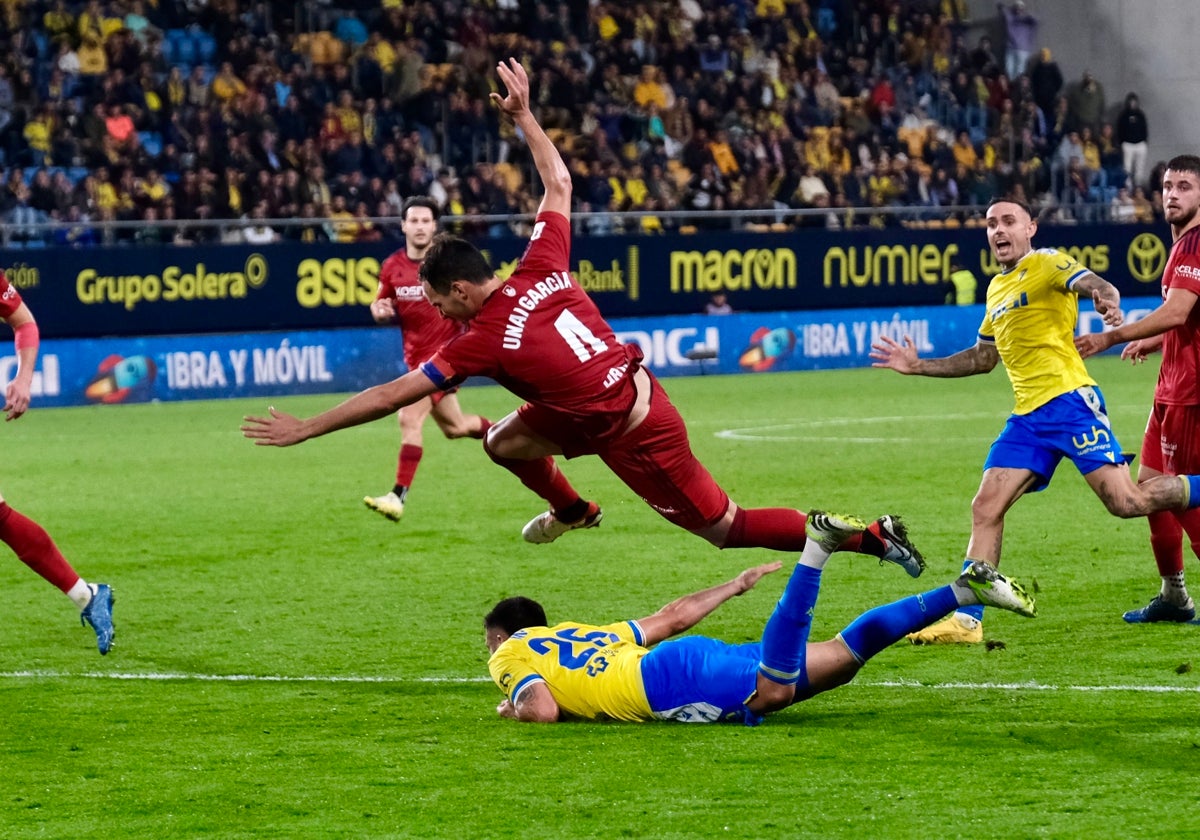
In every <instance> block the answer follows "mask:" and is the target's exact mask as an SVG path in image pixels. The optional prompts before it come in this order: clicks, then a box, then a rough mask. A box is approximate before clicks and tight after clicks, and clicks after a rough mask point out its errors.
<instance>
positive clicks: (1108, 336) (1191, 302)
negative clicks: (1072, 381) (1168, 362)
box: [1075, 289, 1200, 362]
mask: <svg viewBox="0 0 1200 840" xmlns="http://www.w3.org/2000/svg"><path fill="white" fill-rule="evenodd" d="M1198 299H1200V297H1198V296H1197V295H1196V293H1195V292H1189V291H1188V290H1186V289H1168V290H1167V296H1166V298H1165V299H1164V300H1163V303H1162V306H1160V307H1158V309H1155V310H1154V311H1153V312H1151V313H1150V314H1149V315H1147V316H1146V317H1145V318H1142V319H1141V320H1139V321H1133V322H1132V323H1128V324H1123V325H1121V326H1119V327H1117V328H1116V329H1113V330H1109V331H1107V332H1101V333H1090V334H1088V335H1081V336H1079V337H1078V338H1076V339H1075V347H1076V348H1078V350H1079V355H1081V356H1083V358H1085V359H1086V358H1087V357H1088V356H1091V355H1094V354H1096V353H1099V352H1102V351H1104V350H1107V349H1108V348H1109V347H1112V346H1114V345H1116V344H1121V343H1123V342H1126V341H1137V340H1139V339H1152V338H1158V337H1159V336H1161V335H1162V334H1163V333H1165V332H1168V331H1169V330H1172V329H1174V328H1175V327H1177V326H1179V325H1180V324H1182V323H1184V322H1186V321H1187V319H1188V316H1189V315H1190V314H1191V313H1192V309H1193V308H1194V307H1195V306H1196V301H1197V300H1198ZM1096 311H1097V312H1099V311H1100V310H1099V308H1097V310H1096ZM1161 347H1162V339H1161V338H1158V341H1157V342H1153V343H1145V344H1141V345H1139V346H1138V347H1136V348H1134V350H1133V352H1132V353H1130V354H1129V355H1128V356H1127V355H1126V352H1127V351H1129V348H1126V351H1125V352H1122V353H1121V358H1123V359H1124V358H1132V359H1133V360H1134V362H1138V361H1144V360H1145V358H1146V354H1147V353H1150V352H1153V351H1155V350H1158V349H1160V348H1161Z"/></svg>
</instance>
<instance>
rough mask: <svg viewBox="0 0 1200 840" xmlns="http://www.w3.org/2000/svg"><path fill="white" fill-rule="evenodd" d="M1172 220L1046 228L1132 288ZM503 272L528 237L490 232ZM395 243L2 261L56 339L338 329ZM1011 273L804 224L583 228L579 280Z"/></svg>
mask: <svg viewBox="0 0 1200 840" xmlns="http://www.w3.org/2000/svg"><path fill="white" fill-rule="evenodd" d="M1165 233H1166V232H1165V231H1158V230H1153V231H1152V230H1151V229H1149V228H1146V227H1143V226H1140V225H1098V226H1080V227H1051V226H1047V227H1045V228H1043V229H1042V231H1041V233H1040V234H1039V235H1038V244H1039V245H1042V246H1051V245H1053V246H1056V247H1059V248H1062V249H1063V250H1065V251H1067V252H1068V253H1070V254H1071V255H1072V256H1074V257H1075V258H1076V259H1078V260H1079V261H1080V262H1082V263H1084V264H1085V265H1087V266H1088V267H1089V268H1092V269H1093V270H1094V271H1096V272H1097V273H1099V274H1101V275H1102V276H1104V277H1105V278H1106V279H1108V280H1111V281H1112V282H1113V283H1115V284H1116V285H1117V287H1118V288H1119V289H1120V290H1121V293H1122V294H1123V295H1126V296H1136V295H1145V294H1155V293H1156V291H1157V289H1156V284H1157V282H1158V280H1159V277H1160V275H1161V273H1162V269H1163V265H1164V264H1165V262H1166V255H1167V245H1166V242H1165V240H1164V239H1163V236H1164V235H1165ZM482 244H483V246H484V248H485V251H486V253H487V255H488V257H489V259H491V260H492V262H493V265H495V266H496V267H497V270H498V271H499V272H500V273H501V274H504V273H506V272H509V271H511V270H512V268H513V266H514V265H515V264H516V261H517V259H518V258H519V257H520V255H521V253H522V252H523V250H524V247H525V244H526V242H525V240H523V239H517V238H503V239H488V240H485V241H484V242H483V243H482ZM392 248H393V246H392V245H388V244H384V243H366V244H361V245H332V244H309V245H302V244H296V243H285V244H278V245H269V246H256V247H250V246H243V245H223V246H195V247H177V246H158V247H145V248H91V249H78V250H76V249H64V248H51V249H38V250H25V251H3V252H0V267H3V268H4V269H5V271H6V272H7V273H8V276H9V278H10V280H11V281H12V282H13V283H14V284H15V285H16V286H17V287H18V288H19V289H20V290H21V293H22V295H24V296H25V298H26V299H27V300H28V301H29V304H30V306H31V307H32V308H33V311H34V312H35V313H36V314H37V315H38V318H39V320H40V323H41V327H42V332H43V334H44V335H46V336H51V337H85V336H94V335H161V334H171V333H177V334H178V333H182V334H190V333H207V332H236V331H256V330H274V329H285V330H286V329H325V328H331V327H339V326H362V325H364V324H369V323H370V316H369V314H368V312H367V307H368V305H369V304H370V302H371V300H372V298H373V297H374V295H375V288H376V284H377V282H378V279H379V266H380V264H381V263H382V262H383V260H384V259H385V258H386V257H387V255H388V254H389V253H390V251H391V250H392ZM956 262H957V263H961V264H962V265H964V266H965V267H967V268H969V269H971V271H973V272H974V273H975V275H976V277H977V278H978V279H979V281H980V284H979V295H980V296H982V294H983V289H984V286H985V281H986V279H987V278H988V277H990V276H991V275H992V274H994V273H995V271H996V266H995V264H994V262H993V260H992V258H991V255H990V253H989V252H988V249H987V243H986V241H985V238H984V235H983V232H982V230H980V229H978V228H972V229H966V230H915V229H901V228H896V229H886V230H872V231H847V232H839V231H826V230H823V229H816V230H801V231H797V232H792V233H757V234H752V233H704V234H699V235H689V236H680V235H673V236H659V237H655V236H637V237H634V236H618V237H606V238H589V237H586V236H577V237H576V238H575V243H574V249H573V254H572V269H573V271H574V273H575V276H576V278H577V279H578V280H579V282H580V283H581V284H582V285H583V287H584V288H585V289H586V290H587V291H588V292H589V293H590V294H591V295H592V296H593V298H594V299H595V300H596V302H597V303H598V304H599V306H600V309H601V311H602V312H603V313H604V314H605V315H606V316H607V317H609V318H613V317H625V316H631V317H632V316H641V315H668V314H685V313H691V312H698V311H700V310H701V309H702V308H703V305H704V303H705V302H706V301H707V300H708V297H709V296H710V295H711V294H712V293H713V292H716V291H723V292H726V293H728V295H729V299H730V301H731V303H732V304H733V306H734V308H735V309H738V310H743V311H756V312H762V311H771V310H780V311H791V310H797V309H838V308H854V307H877V306H922V305H932V304H939V303H941V302H942V301H943V300H944V298H945V295H946V287H945V285H944V281H945V278H946V277H948V276H949V273H950V266H951V265H952V264H954V263H956Z"/></svg>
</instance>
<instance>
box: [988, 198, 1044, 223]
mask: <svg viewBox="0 0 1200 840" xmlns="http://www.w3.org/2000/svg"><path fill="white" fill-rule="evenodd" d="M995 204H1015V205H1017V206H1018V207H1020V208H1021V209H1022V210H1024V211H1025V213H1026V215H1028V216H1029V218H1031V219H1032V218H1034V215H1033V209H1032V208H1031V207H1030V206H1029V205H1028V204H1027V203H1026V202H1024V201H1022V200H1021V199H1019V198H1012V197H1011V196H1007V195H998V196H996V197H995V198H993V199H992V200H991V201H989V202H988V206H987V208H986V209H985V210H984V213H985V214H986V213H987V211H988V210H991V209H992V206H993V205H995Z"/></svg>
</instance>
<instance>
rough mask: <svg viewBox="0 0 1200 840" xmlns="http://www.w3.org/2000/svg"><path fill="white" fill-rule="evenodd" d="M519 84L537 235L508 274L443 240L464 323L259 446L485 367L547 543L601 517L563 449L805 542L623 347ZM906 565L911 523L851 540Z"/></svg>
mask: <svg viewBox="0 0 1200 840" xmlns="http://www.w3.org/2000/svg"><path fill="white" fill-rule="evenodd" d="M497 72H498V73H499V75H500V77H501V79H502V80H503V82H504V84H505V85H506V86H507V88H508V95H507V96H505V97H501V96H500V95H499V94H495V93H493V94H492V99H493V101H495V102H496V103H497V104H498V105H499V106H500V108H501V109H502V110H503V111H505V112H506V113H507V114H508V115H509V116H511V117H512V118H513V121H514V122H515V123H516V127H517V128H518V129H519V130H520V133H521V134H522V135H523V136H524V137H525V140H526V142H527V143H528V144H529V150H530V153H531V154H532V156H533V161H534V165H535V166H536V167H537V171H538V175H539V176H540V177H541V181H542V183H543V184H544V185H545V189H546V192H545V195H544V196H543V198H542V201H541V204H540V206H539V207H538V213H537V218H536V221H535V223H534V229H533V233H532V235H531V237H530V241H529V245H528V247H527V248H526V251H525V254H524V256H522V258H521V261H520V263H519V264H518V266H517V268H516V270H515V271H514V272H513V273H512V275H511V276H510V277H509V278H508V279H507V280H502V279H500V278H499V277H497V276H496V275H495V274H494V273H493V272H492V270H491V268H490V267H489V266H488V263H487V260H486V259H484V257H483V255H482V254H481V253H480V252H479V250H478V249H477V248H475V246H473V245H471V244H470V243H469V242H467V241H465V240H463V239H459V238H457V237H452V236H445V235H443V236H438V237H437V238H435V239H434V242H433V244H432V245H431V246H430V249H429V251H428V253H427V254H426V256H425V261H424V262H423V263H422V264H421V279H422V281H423V284H424V288H425V294H426V296H427V297H428V298H429V301H430V303H432V304H433V305H434V306H435V307H436V308H437V309H438V310H440V311H441V313H442V315H444V316H445V317H447V318H451V319H453V320H455V321H458V322H465V323H466V324H467V328H466V330H465V331H464V332H462V333H461V334H459V335H458V336H456V337H455V338H453V339H451V340H450V341H448V342H447V343H446V344H445V345H443V346H442V347H441V349H440V350H438V352H437V353H435V354H434V355H433V357H432V358H431V359H429V360H428V361H426V362H425V363H424V364H422V365H421V366H420V367H419V368H418V369H417V370H414V371H410V372H409V373H407V374H405V375H404V376H402V377H400V378H399V379H395V380H393V381H391V382H388V383H385V384H383V385H377V386H375V387H373V388H368V389H367V390H365V391H362V392H361V393H359V394H357V395H355V396H353V397H351V398H350V399H348V400H346V401H345V402H343V403H342V404H340V405H338V406H335V407H334V408H331V409H329V410H328V411H325V412H323V413H321V414H319V415H317V416H315V417H311V418H308V419H306V420H301V419H299V418H297V417H294V416H292V415H289V414H285V413H283V412H280V411H276V410H275V409H274V408H272V409H271V410H270V416H269V417H247V418H245V423H244V424H243V425H242V427H241V428H242V433H243V434H244V435H245V436H246V437H248V438H251V439H253V440H255V442H256V443H257V444H258V445H260V446H290V445H292V444H296V443H300V442H301V441H304V440H307V439H309V438H312V437H317V436H318V435H323V434H327V433H328V432H332V431H335V430H337V429H344V428H347V427H349V426H355V425H358V424H360V423H365V422H368V421H370V420H375V419H378V418H380V417H383V416H385V415H387V414H388V413H390V412H392V411H395V410H396V409H397V408H399V407H402V406H406V405H409V404H411V403H413V402H415V401H417V400H419V399H422V398H424V397H426V396H427V395H429V394H431V393H434V392H435V391H438V390H445V389H447V388H452V387H454V386H456V385H457V384H459V383H460V382H462V381H463V380H464V379H466V378H467V377H470V376H487V377H490V378H492V379H494V380H496V381H497V382H498V383H500V384H501V385H503V386H504V387H505V388H507V389H508V390H510V391H512V392H513V393H514V394H516V395H517V396H518V397H521V398H522V399H524V400H526V403H525V405H523V406H521V407H520V408H519V409H517V411H515V412H513V413H512V414H510V415H508V416H507V417H505V418H504V419H503V420H500V421H499V422H497V423H496V424H495V425H493V426H492V427H491V429H489V430H488V434H487V437H486V438H485V439H484V448H485V449H486V450H487V452H488V454H489V455H490V456H491V458H492V460H494V461H495V462H496V463H498V464H500V465H501V466H504V467H505V468H507V469H508V470H510V471H511V472H512V473H513V474H515V475H516V476H517V477H518V478H519V479H520V480H521V482H522V483H523V484H525V486H526V487H528V488H529V489H530V490H532V491H534V492H535V493H537V494H538V495H539V496H541V497H542V498H543V499H545V500H546V501H547V502H548V503H549V506H550V510H548V511H547V512H545V513H543V514H541V515H540V516H537V517H535V518H534V519H533V520H532V521H530V522H529V523H528V524H527V525H526V526H525V528H524V530H523V532H522V534H523V536H524V538H525V539H526V540H527V541H529V542H534V543H547V542H552V541H553V540H555V539H557V538H558V537H560V536H561V535H563V534H564V533H566V532H567V531H571V530H574V529H577V528H592V527H595V526H596V525H599V524H600V520H601V517H602V516H603V514H602V513H601V510H600V507H599V506H598V505H597V504H596V503H595V502H592V501H587V500H585V499H583V498H582V497H581V496H580V495H579V493H577V492H576V491H575V490H574V488H573V487H572V486H571V484H570V482H568V481H567V479H566V477H565V476H564V475H563V474H562V473H561V472H560V471H559V469H558V465H557V464H556V463H555V461H554V457H553V456H555V455H565V456H566V457H567V458H572V457H575V456H578V455H588V454H594V455H598V456H599V457H600V458H601V459H602V460H603V461H604V462H605V463H606V464H607V465H608V466H609V468H610V469H612V471H613V472H614V473H616V474H617V475H618V476H619V477H620V478H621V479H622V480H623V481H624V482H625V483H626V484H627V485H628V486H629V487H630V489H632V490H633V491H634V492H635V493H637V494H638V495H639V496H641V497H642V498H643V499H644V500H645V501H646V502H647V503H648V504H649V505H650V506H651V507H653V508H654V509H655V510H656V511H658V513H659V514H661V515H662V516H663V517H664V518H666V519H667V520H669V521H670V522H673V523H674V524H676V525H678V526H680V527H681V528H685V529H687V530H689V531H691V532H692V533H694V534H697V535H698V536H701V537H703V538H704V539H706V540H708V541H709V542H711V543H712V544H713V545H716V546H718V547H720V548H771V549H776V550H779V551H793V552H798V551H800V550H801V549H802V548H803V547H804V544H805V524H806V521H807V517H806V515H805V514H804V513H802V512H801V511H799V510H794V509H791V508H760V509H756V510H747V509H743V508H741V507H739V506H738V505H737V504H735V503H734V502H733V501H732V500H730V498H729V496H728V495H727V494H726V493H725V491H724V490H722V489H721V487H720V486H719V485H718V484H717V483H716V481H714V480H713V477H712V476H711V475H710V474H709V472H708V470H707V469H705V467H704V465H703V464H701V463H700V462H699V461H698V460H697V459H696V457H695V455H693V454H692V450H691V446H690V444H689V442H688V435H687V429H686V427H685V426H684V423H683V419H682V418H681V417H680V415H679V412H678V411H676V409H675V407H674V406H673V405H672V404H671V401H670V399H669V398H668V396H667V394H666V392H665V391H664V390H663V388H662V386H661V385H660V384H659V383H658V381H657V379H655V377H654V376H653V375H652V374H651V373H650V371H648V370H647V369H646V368H645V367H643V366H642V363H641V362H642V352H641V349H640V348H639V347H638V346H637V345H629V344H621V343H619V342H618V341H617V338H616V336H615V335H614V333H613V330H612V328H611V327H610V326H609V325H608V324H607V323H606V322H605V321H604V319H603V318H602V317H601V315H600V312H599V310H598V309H597V308H596V305H595V304H594V303H593V302H592V300H591V298H590V297H588V295H587V293H586V292H584V291H583V290H582V289H581V288H580V287H579V285H578V284H577V283H576V282H575V281H574V280H573V279H572V277H571V275H570V273H569V271H568V263H569V257H570V244H571V224H570V221H569V217H570V212H571V176H570V173H569V171H568V170H567V166H566V164H565V163H564V162H563V159H562V157H561V156H560V155H559V153H558V150H557V149H556V148H555V147H554V144H553V142H551V140H550V139H549V138H548V137H547V136H546V133H545V132H544V131H543V130H542V128H541V126H540V125H538V123H537V120H536V119H535V118H534V116H533V114H532V113H531V112H530V110H529V79H528V77H527V76H526V73H525V70H524V68H523V67H522V66H521V65H520V64H519V63H518V62H517V61H516V60H515V59H509V63H508V64H504V63H501V64H500V65H498V67H497ZM841 548H842V549H844V550H851V551H859V552H862V553H866V554H872V555H874V556H876V557H879V558H881V560H889V561H891V562H894V563H897V564H898V565H900V566H902V567H903V568H904V569H905V571H907V572H908V573H909V574H910V575H912V576H913V577H916V576H917V575H919V574H920V573H921V571H922V570H923V568H924V561H923V560H922V558H921V556H920V554H919V553H918V552H917V551H916V549H915V548H913V547H912V545H911V544H909V542H908V541H907V536H906V534H905V531H904V527H903V525H902V524H901V523H900V521H899V519H898V518H897V517H894V516H885V517H882V518H880V519H879V520H876V521H875V522H873V523H872V524H871V525H869V526H867V527H865V528H863V529H861V530H860V531H858V532H856V533H855V534H854V535H853V536H852V537H851V538H850V539H849V540H848V541H847V542H846V543H844V544H843V545H842V546H841Z"/></svg>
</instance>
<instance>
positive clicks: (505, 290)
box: [500, 283, 517, 297]
mask: <svg viewBox="0 0 1200 840" xmlns="http://www.w3.org/2000/svg"><path fill="white" fill-rule="evenodd" d="M500 292H501V294H503V295H504V296H505V297H516V296H517V290H516V289H514V288H513V287H512V286H510V285H508V284H507V283H506V284H504V285H503V286H501V287H500Z"/></svg>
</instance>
